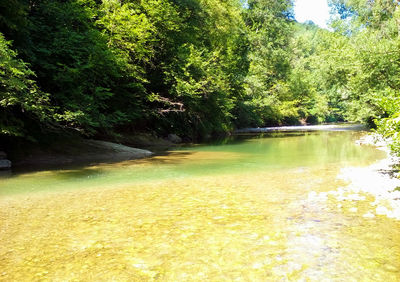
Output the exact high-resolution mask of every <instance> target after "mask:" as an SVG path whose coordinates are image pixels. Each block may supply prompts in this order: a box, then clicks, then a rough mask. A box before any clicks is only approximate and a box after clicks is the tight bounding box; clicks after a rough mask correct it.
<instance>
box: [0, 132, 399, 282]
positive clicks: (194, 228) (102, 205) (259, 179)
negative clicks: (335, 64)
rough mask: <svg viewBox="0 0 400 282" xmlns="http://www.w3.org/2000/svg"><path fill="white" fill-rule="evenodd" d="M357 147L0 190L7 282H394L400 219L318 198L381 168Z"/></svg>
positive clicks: (169, 158) (237, 146)
mask: <svg viewBox="0 0 400 282" xmlns="http://www.w3.org/2000/svg"><path fill="white" fill-rule="evenodd" d="M359 136H360V133H357V132H317V133H302V134H293V133H292V134H288V135H287V134H286V135H282V134H273V135H266V136H264V137H257V138H247V139H243V138H242V139H233V140H230V141H227V142H220V143H218V144H210V145H206V146H205V145H204V146H194V147H189V148H183V149H181V150H177V151H173V152H170V153H169V154H167V155H165V156H157V157H154V158H150V159H145V160H136V161H128V162H123V163H118V164H102V165H97V166H91V167H84V168H75V169H68V170H54V171H42V172H35V173H21V174H17V175H14V176H12V177H8V178H3V179H0V195H1V197H0V242H1V245H0V280H3V281H24V280H25V281H32V280H37V281H39V280H40V281H42V280H62V281H69V280H73V281H75V280H79V281H110V280H115V281H120V280H144V281H147V280H148V281H153V280H162V281H205V280H211V281H224V280H228V281H230V280H238V281H271V280H272V281H276V280H279V281H292V280H293V281H297V280H307V279H308V280H310V281H321V280H323V279H325V280H326V281H332V280H333V281H398V280H399V279H400V272H399V269H400V224H399V223H398V221H394V220H390V219H387V218H386V217H383V216H377V217H375V218H364V217H362V214H363V213H365V211H366V210H368V209H369V205H370V202H371V201H372V200H373V199H369V198H368V197H366V199H365V200H363V201H357V202H348V203H347V202H345V203H341V205H340V206H339V205H338V203H337V202H336V201H335V199H333V198H329V199H328V200H327V201H313V200H310V198H309V194H310V193H312V192H314V191H315V192H317V193H320V192H327V191H331V190H335V189H337V188H338V187H340V186H343V185H345V183H344V182H342V181H339V180H337V178H336V176H337V174H338V172H339V170H340V168H342V167H345V166H350V165H351V166H355V165H358V166H364V165H369V164H371V163H373V162H375V161H376V160H379V159H381V158H382V157H383V156H384V154H383V153H382V152H380V151H378V150H376V149H375V148H373V147H370V146H357V145H355V144H354V141H355V140H356V139H357V138H358V137H359ZM354 207H357V210H358V211H359V212H356V213H355V212H354V210H353V211H350V210H351V209H352V208H354Z"/></svg>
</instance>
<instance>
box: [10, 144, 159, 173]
mask: <svg viewBox="0 0 400 282" xmlns="http://www.w3.org/2000/svg"><path fill="white" fill-rule="evenodd" d="M152 155H154V152H153V151H150V150H147V149H139V148H133V147H130V146H125V145H122V144H117V143H113V142H107V141H100V140H90V139H76V140H72V141H69V142H68V143H65V142H64V143H57V144H52V145H51V146H49V147H47V148H41V147H33V148H30V149H28V153H27V154H25V155H23V156H19V157H17V158H16V159H15V160H14V161H13V170H17V171H18V170H24V171H25V170H37V169H53V168H65V167H69V166H76V165H91V164H97V163H116V162H122V161H127V160H133V159H140V158H146V157H150V156H152Z"/></svg>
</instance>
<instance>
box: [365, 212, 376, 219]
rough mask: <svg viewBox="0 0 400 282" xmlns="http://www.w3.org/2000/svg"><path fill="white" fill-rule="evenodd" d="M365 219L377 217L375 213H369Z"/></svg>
mask: <svg viewBox="0 0 400 282" xmlns="http://www.w3.org/2000/svg"><path fill="white" fill-rule="evenodd" d="M363 217H364V218H374V217H375V215H374V214H373V213H371V212H367V213H365V214H364V215H363Z"/></svg>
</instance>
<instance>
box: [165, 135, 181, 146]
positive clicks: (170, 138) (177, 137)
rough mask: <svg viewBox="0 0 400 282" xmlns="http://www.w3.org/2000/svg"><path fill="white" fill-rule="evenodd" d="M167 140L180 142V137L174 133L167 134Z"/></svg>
mask: <svg viewBox="0 0 400 282" xmlns="http://www.w3.org/2000/svg"><path fill="white" fill-rule="evenodd" d="M168 140H169V141H171V142H172V143H175V144H178V143H182V138H180V137H179V136H178V135H176V134H168Z"/></svg>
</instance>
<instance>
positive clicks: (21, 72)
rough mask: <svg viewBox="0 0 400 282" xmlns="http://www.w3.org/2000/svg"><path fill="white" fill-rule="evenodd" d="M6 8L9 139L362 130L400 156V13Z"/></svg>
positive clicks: (103, 0) (154, 0)
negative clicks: (322, 21)
mask: <svg viewBox="0 0 400 282" xmlns="http://www.w3.org/2000/svg"><path fill="white" fill-rule="evenodd" d="M330 6H331V10H332V18H331V22H330V30H325V29H321V28H319V27H318V26H316V25H314V24H313V23H312V22H310V23H306V24H299V23H297V22H296V21H295V20H294V16H293V3H292V2H291V1H290V0H284V1H277V0H248V1H246V2H243V1H240V0H0V54H1V55H0V136H1V137H0V138H1V140H2V142H10V140H11V141H12V142H14V141H16V140H19V141H21V140H23V141H27V140H28V141H30V142H41V140H43V139H45V138H50V136H53V135H60V134H79V135H81V136H85V137H89V136H95V137H97V136H113V135H118V134H124V133H132V132H152V133H154V134H157V135H159V136H165V135H166V134H168V133H176V134H179V135H181V136H184V137H186V138H187V139H188V140H196V139H200V138H203V137H206V136H212V135H218V134H223V133H226V132H230V131H232V130H233V129H235V128H241V127H250V126H252V127H254V126H271V125H283V124H300V123H301V124H304V123H311V124H314V123H321V122H331V121H355V122H363V123H366V124H368V125H369V126H371V127H376V128H377V130H378V131H379V132H380V133H382V134H384V135H385V136H387V137H392V138H393V139H394V140H395V143H394V145H393V148H394V149H395V150H396V149H397V150H398V151H400V135H398V132H400V111H399V107H398V106H399V105H400V99H399V93H398V91H399V89H400V77H399V76H398V73H399V71H400V9H399V4H398V3H397V1H392V0H375V1H367V0H332V1H331V2H330Z"/></svg>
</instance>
